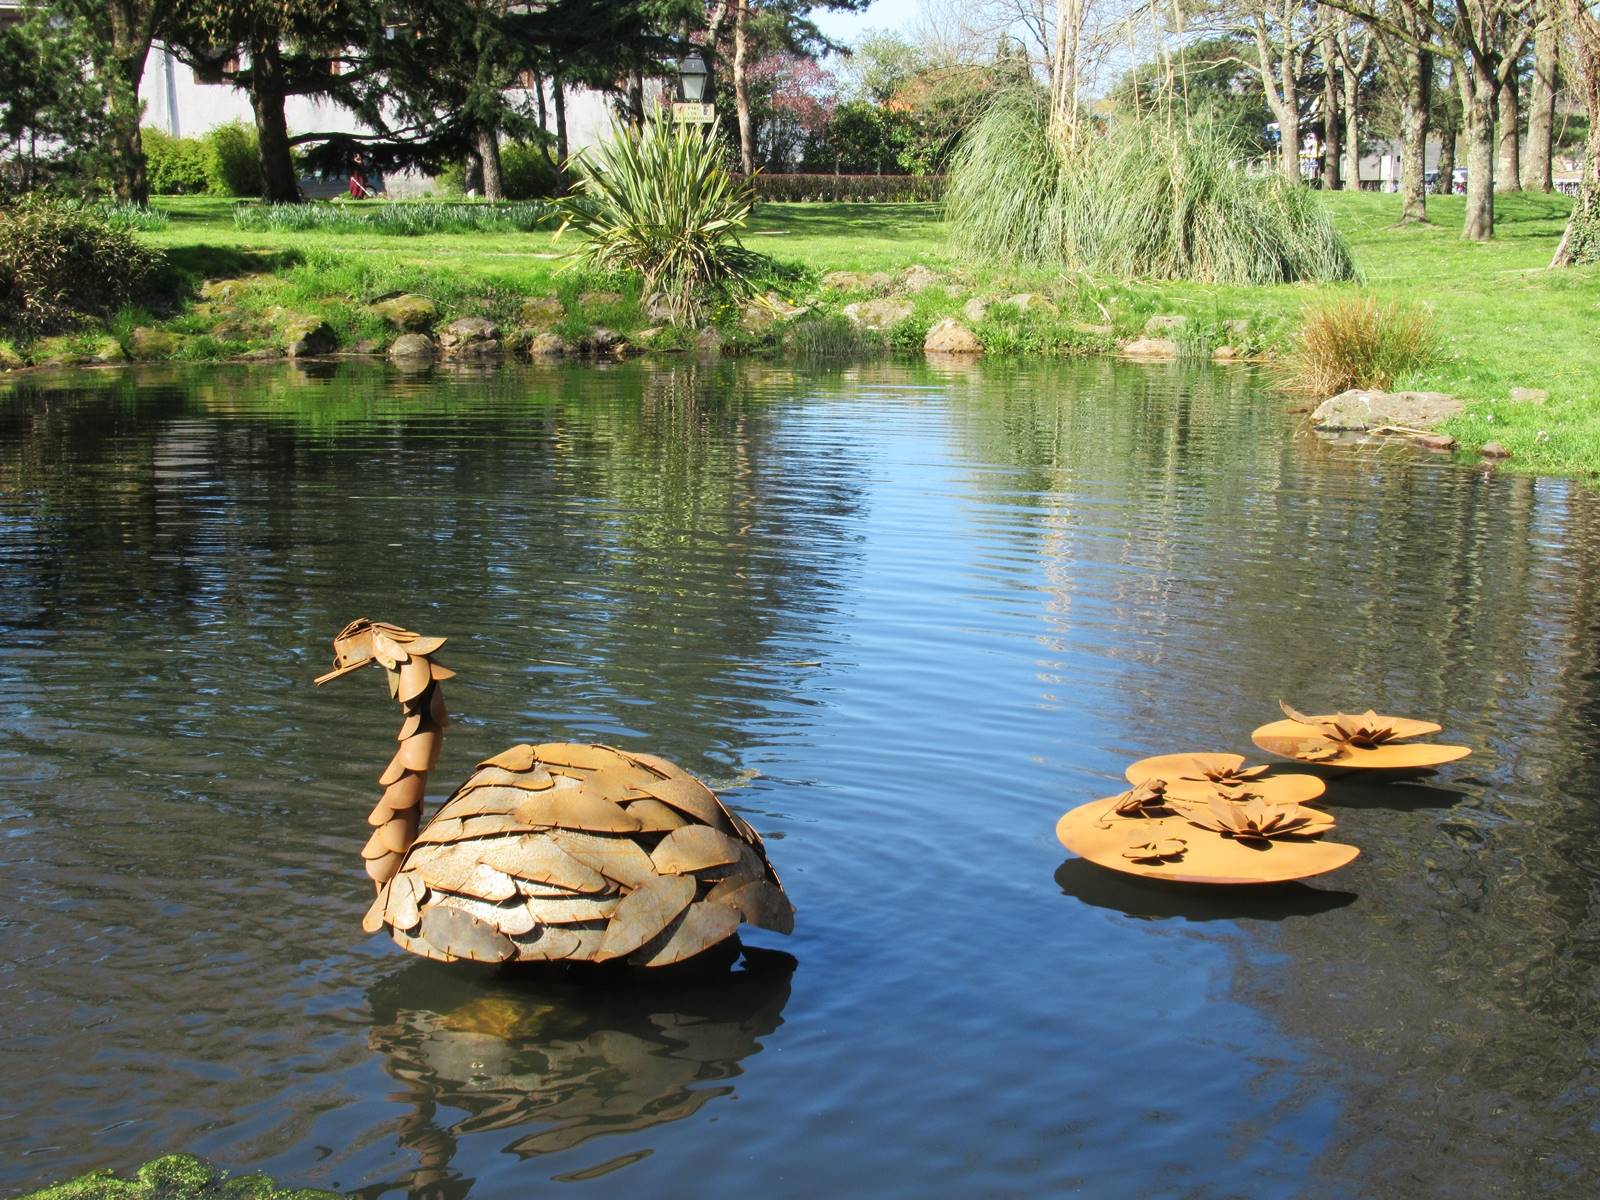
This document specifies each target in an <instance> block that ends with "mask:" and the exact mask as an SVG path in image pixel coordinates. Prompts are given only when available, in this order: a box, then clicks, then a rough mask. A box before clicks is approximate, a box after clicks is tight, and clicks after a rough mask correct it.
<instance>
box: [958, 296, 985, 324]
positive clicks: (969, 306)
mask: <svg viewBox="0 0 1600 1200" xmlns="http://www.w3.org/2000/svg"><path fill="white" fill-rule="evenodd" d="M961 315H962V316H964V317H965V318H966V319H967V320H969V321H971V322H972V323H973V324H977V323H978V322H979V321H981V320H983V319H984V317H986V316H988V315H989V302H988V301H987V300H985V299H984V298H983V297H982V296H974V297H972V299H970V300H968V301H967V302H966V303H965V304H963V305H962V306H961Z"/></svg>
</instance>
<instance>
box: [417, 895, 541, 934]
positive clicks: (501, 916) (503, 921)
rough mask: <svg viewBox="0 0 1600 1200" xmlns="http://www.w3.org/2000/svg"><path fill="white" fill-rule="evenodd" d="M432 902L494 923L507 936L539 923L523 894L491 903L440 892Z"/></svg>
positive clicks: (519, 932) (529, 928)
mask: <svg viewBox="0 0 1600 1200" xmlns="http://www.w3.org/2000/svg"><path fill="white" fill-rule="evenodd" d="M430 903H432V904H436V905H439V906H440V907H442V908H459V909H460V910H461V911H462V912H464V913H468V914H470V915H472V916H474V917H476V918H477V919H478V920H480V921H482V922H483V923H484V924H486V925H492V926H493V927H494V928H496V929H498V930H499V931H500V932H501V933H503V934H505V935H506V936H507V937H517V936H520V935H522V934H525V933H527V932H529V931H530V930H532V929H533V928H534V926H536V925H538V924H539V920H538V918H536V917H535V916H534V914H533V913H532V912H530V911H529V910H528V905H527V902H526V901H525V900H524V899H523V898H522V897H521V896H516V897H514V898H513V900H512V901H511V902H509V903H505V904H491V903H490V902H488V901H487V900H479V899H477V898H476V897H473V896H458V895H454V894H452V893H449V892H440V893H439V894H438V895H436V896H435V897H434V898H433V900H432V901H430Z"/></svg>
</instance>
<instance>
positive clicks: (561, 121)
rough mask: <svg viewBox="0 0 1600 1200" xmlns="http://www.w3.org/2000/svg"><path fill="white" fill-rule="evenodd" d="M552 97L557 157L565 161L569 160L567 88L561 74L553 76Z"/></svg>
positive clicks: (551, 82)
mask: <svg viewBox="0 0 1600 1200" xmlns="http://www.w3.org/2000/svg"><path fill="white" fill-rule="evenodd" d="M550 99H551V100H552V101H554V102H555V110H556V158H557V160H559V161H560V162H562V163H565V162H566V161H567V90H566V86H565V85H564V84H563V83H562V82H561V76H559V75H556V76H553V77H552V78H551V80H550Z"/></svg>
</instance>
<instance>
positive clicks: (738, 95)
mask: <svg viewBox="0 0 1600 1200" xmlns="http://www.w3.org/2000/svg"><path fill="white" fill-rule="evenodd" d="M735 5H736V7H735V9H734V14H733V103H734V107H735V109H737V111H738V116H739V165H740V166H741V167H743V168H744V173H745V174H746V175H753V174H754V173H755V169H756V147H755V137H754V134H753V131H752V130H751V128H750V81H749V79H748V78H747V77H746V69H745V68H746V63H745V58H746V55H747V53H748V50H749V47H748V45H747V42H748V40H749V38H748V35H747V32H746V25H747V24H748V17H749V12H750V0H735Z"/></svg>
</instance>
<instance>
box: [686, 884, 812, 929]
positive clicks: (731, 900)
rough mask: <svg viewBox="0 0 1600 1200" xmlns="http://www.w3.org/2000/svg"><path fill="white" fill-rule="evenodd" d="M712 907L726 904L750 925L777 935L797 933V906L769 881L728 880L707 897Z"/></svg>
mask: <svg viewBox="0 0 1600 1200" xmlns="http://www.w3.org/2000/svg"><path fill="white" fill-rule="evenodd" d="M706 901H707V902H708V903H716V904H726V905H727V906H728V907H729V908H732V909H733V910H734V911H735V912H737V913H738V914H739V915H740V916H741V917H743V918H744V919H745V920H746V921H748V922H749V923H750V924H752V925H755V926H758V927H759V928H761V929H770V930H772V931H773V932H774V933H793V932H794V905H793V904H791V903H790V902H789V897H787V896H785V895H784V894H783V890H782V889H781V888H779V887H776V886H774V885H773V884H771V883H769V882H767V881H766V880H765V879H757V880H755V881H753V882H747V881H741V880H737V879H726V880H723V881H722V882H721V883H719V884H717V885H716V886H715V887H714V888H712V889H711V890H710V891H709V892H707V893H706Z"/></svg>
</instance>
